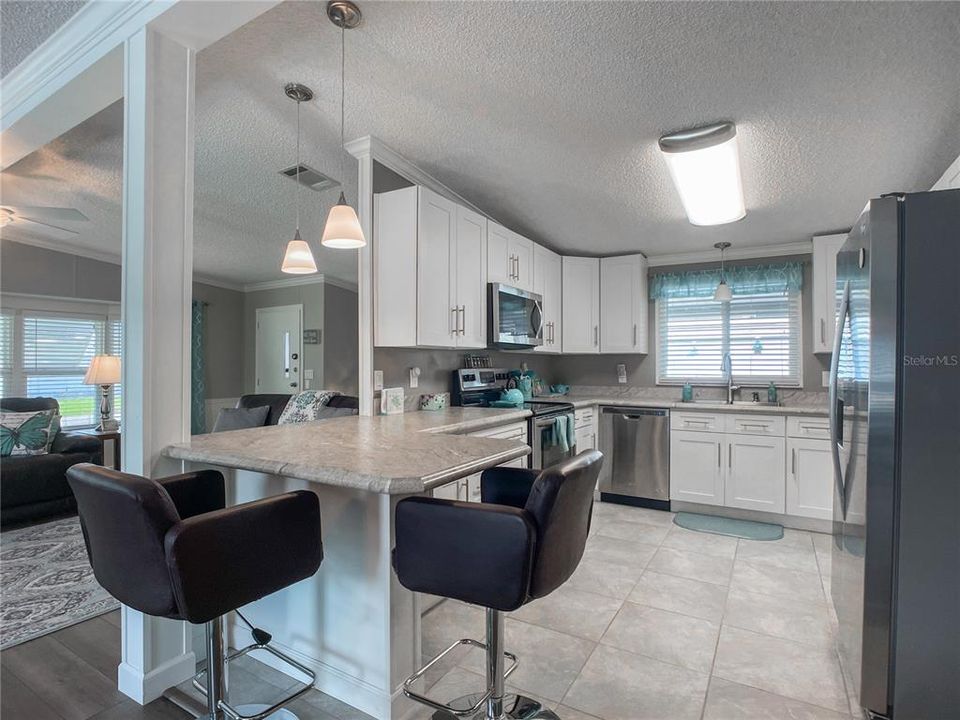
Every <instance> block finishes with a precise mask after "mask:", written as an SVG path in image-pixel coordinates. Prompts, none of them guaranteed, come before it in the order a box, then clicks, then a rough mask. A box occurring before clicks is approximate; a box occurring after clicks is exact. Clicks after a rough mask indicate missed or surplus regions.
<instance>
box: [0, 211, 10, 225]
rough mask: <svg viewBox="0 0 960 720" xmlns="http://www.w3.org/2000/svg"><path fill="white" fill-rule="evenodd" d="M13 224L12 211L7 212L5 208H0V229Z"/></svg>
mask: <svg viewBox="0 0 960 720" xmlns="http://www.w3.org/2000/svg"><path fill="white" fill-rule="evenodd" d="M12 222H13V210H8V209H7V208H0V227H3V226H4V225H9V224H10V223H12Z"/></svg>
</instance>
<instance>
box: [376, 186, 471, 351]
mask: <svg viewBox="0 0 960 720" xmlns="http://www.w3.org/2000/svg"><path fill="white" fill-rule="evenodd" d="M374 202H375V208H376V209H375V212H376V220H375V222H376V225H375V234H374V288H375V289H374V344H375V345H377V346H382V347H418V346H421V347H440V348H485V347H486V346H487V305H486V302H487V300H486V283H487V279H486V262H485V260H486V257H487V244H486V243H487V220H486V218H484V217H483V216H482V215H479V214H478V213H475V212H473V211H472V210H468V209H467V208H464V207H461V206H460V205H458V204H457V203H455V202H453V201H451V200H448V199H447V198H445V197H443V196H441V195H438V194H437V193H435V192H433V191H431V190H429V189H427V188H425V187H411V188H403V189H401V190H394V191H392V192H389V193H380V194H378V195H376V196H375V198H374Z"/></svg>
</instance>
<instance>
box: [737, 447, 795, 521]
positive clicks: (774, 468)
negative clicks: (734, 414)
mask: <svg viewBox="0 0 960 720" xmlns="http://www.w3.org/2000/svg"><path fill="white" fill-rule="evenodd" d="M724 445H726V448H725V449H726V455H727V467H726V477H725V478H724V485H723V494H724V505H726V506H727V507H735V508H743V509H745V510H761V511H763V512H770V513H778V514H783V511H784V483H783V482H782V481H781V480H780V478H782V477H783V465H784V458H783V452H784V447H785V441H784V439H783V437H763V436H759V435H726V436H725V439H724Z"/></svg>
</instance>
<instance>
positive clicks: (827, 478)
mask: <svg viewBox="0 0 960 720" xmlns="http://www.w3.org/2000/svg"><path fill="white" fill-rule="evenodd" d="M786 460H787V476H786V477H787V483H786V500H787V515H799V516H801V517H810V518H819V519H821V520H832V519H833V458H832V456H831V455H830V441H829V440H813V439H809V438H792V437H791V438H787V458H786Z"/></svg>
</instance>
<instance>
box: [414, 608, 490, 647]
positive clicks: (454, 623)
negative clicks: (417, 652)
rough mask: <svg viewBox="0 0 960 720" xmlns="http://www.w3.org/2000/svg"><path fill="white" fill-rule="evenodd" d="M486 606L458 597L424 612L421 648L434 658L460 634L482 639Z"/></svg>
mask: <svg viewBox="0 0 960 720" xmlns="http://www.w3.org/2000/svg"><path fill="white" fill-rule="evenodd" d="M484 628H485V620H484V611H483V608H479V607H474V606H472V605H467V604H466V603H462V602H458V601H456V600H444V601H443V602H442V603H440V604H439V605H437V606H436V607H434V608H432V609H431V610H430V612H428V613H427V614H426V615H424V616H423V619H422V621H421V629H420V633H421V650H422V651H423V654H424V655H425V656H426V657H427V658H432V657H434V656H435V655H437V654H439V653H440V652H441V651H442V650H444V649H446V648H447V647H449V646H450V645H451V644H453V643H454V642H456V641H457V640H459V639H461V638H474V639H477V640H482V639H483V633H484Z"/></svg>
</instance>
